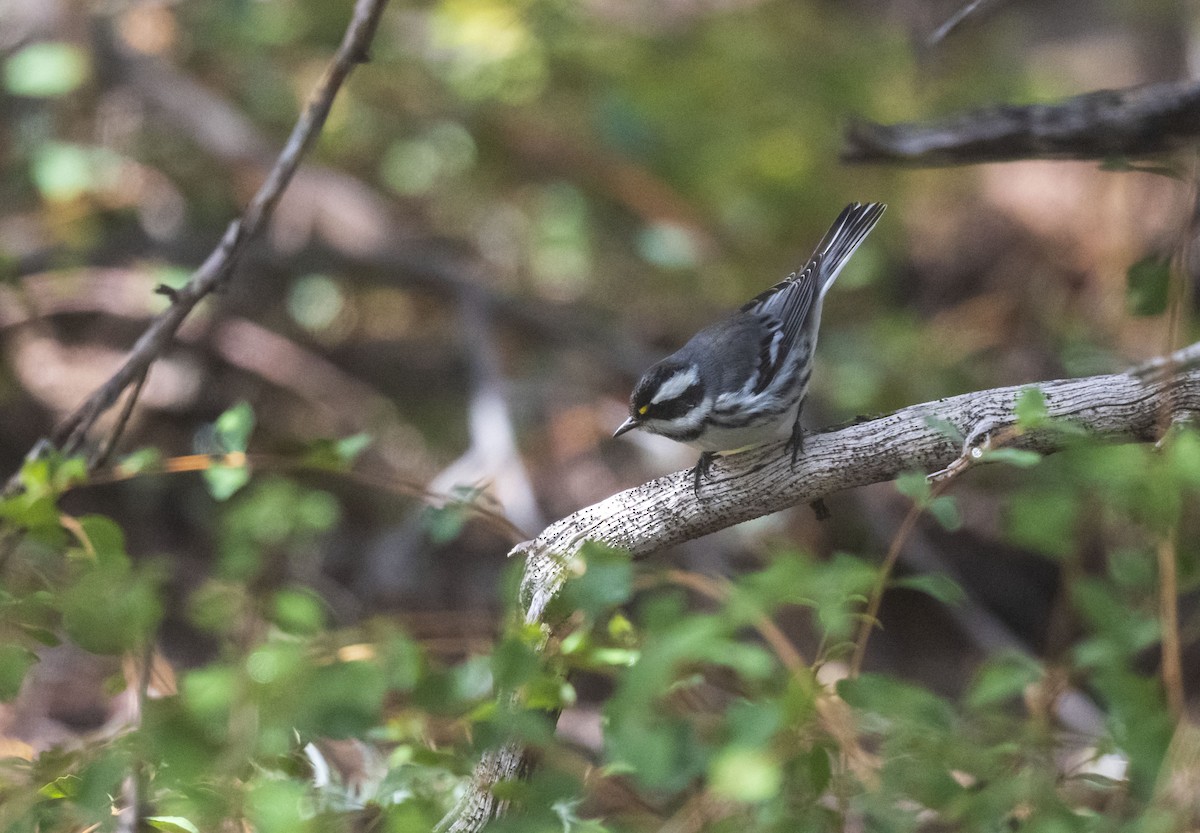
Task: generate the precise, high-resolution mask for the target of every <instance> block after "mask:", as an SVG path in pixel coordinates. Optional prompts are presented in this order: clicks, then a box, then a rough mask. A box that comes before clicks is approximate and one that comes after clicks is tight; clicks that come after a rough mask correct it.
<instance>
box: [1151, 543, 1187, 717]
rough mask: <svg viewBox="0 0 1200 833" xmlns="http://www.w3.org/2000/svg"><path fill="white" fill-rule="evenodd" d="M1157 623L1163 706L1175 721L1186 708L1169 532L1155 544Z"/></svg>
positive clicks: (1176, 586)
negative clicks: (1159, 638) (1160, 639)
mask: <svg viewBox="0 0 1200 833" xmlns="http://www.w3.org/2000/svg"><path fill="white" fill-rule="evenodd" d="M1157 557H1158V621H1159V628H1160V629H1161V630H1162V681H1163V688H1164V689H1165V690H1166V692H1167V706H1168V707H1169V708H1170V709H1171V714H1172V716H1174V718H1175V719H1176V720H1178V719H1179V718H1180V717H1182V716H1183V712H1184V708H1185V706H1186V703H1185V700H1184V692H1183V659H1182V657H1183V653H1182V648H1181V647H1180V642H1179V578H1178V575H1177V572H1176V568H1175V540H1174V536H1173V535H1172V534H1171V533H1168V534H1166V535H1163V537H1162V539H1161V540H1160V541H1159V542H1158V550H1157Z"/></svg>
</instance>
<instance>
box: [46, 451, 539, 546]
mask: <svg viewBox="0 0 1200 833" xmlns="http://www.w3.org/2000/svg"><path fill="white" fill-rule="evenodd" d="M215 466H223V467H227V468H247V469H250V470H252V471H275V472H282V471H286V472H308V473H312V474H323V475H332V476H335V477H339V478H343V479H345V480H348V481H350V482H352V483H355V484H357V485H359V486H367V487H369V488H372V489H378V490H379V491H384V492H389V493H391V494H397V495H405V496H407V497H413V498H417V499H419V500H422V501H425V502H426V503H428V504H429V505H431V506H435V507H439V508H443V507H446V506H459V507H461V508H462V509H463V510H464V511H468V512H470V513H471V514H473V515H476V516H478V517H479V518H480V519H481V520H483V521H484V522H486V523H487V524H488V525H489V526H490V527H492V528H493V529H494V530H496V531H497V532H498V533H500V534H502V535H504V536H505V537H506V538H507V539H508V540H510V541H513V542H516V541H523V540H526V539H527V538H528V537H529V533H528V532H525V531H524V530H522V529H521V528H520V527H518V526H517V525H516V524H514V523H513V522H512V521H511V520H509V519H508V518H507V517H506V516H505V515H504V514H503V513H502V512H499V511H497V510H495V509H491V508H489V507H487V506H483V505H481V504H480V503H478V502H477V501H464V500H461V499H459V498H456V497H454V496H453V495H448V494H445V493H444V492H439V491H437V490H435V489H429V488H426V487H424V486H422V485H420V484H419V483H415V482H413V481H411V480H405V479H404V478H401V477H392V476H387V475H382V474H369V473H366V472H360V471H355V470H353V469H341V468H330V467H329V466H323V465H318V464H314V463H310V462H308V461H306V460H304V459H301V458H295V457H282V456H279V455H276V454H265V453H254V454H247V453H245V452H241V451H237V452H232V453H229V454H187V455H183V456H181V457H167V458H164V459H162V460H158V461H156V462H155V463H153V464H152V465H148V466H145V467H142V468H137V469H127V468H124V467H122V465H121V464H120V463H118V464H117V465H115V466H112V467H110V468H105V469H101V470H100V471H96V472H93V473H91V474H90V475H89V476H88V479H87V480H86V481H83V482H81V483H73V484H70V485H68V486H67V487H66V489H65V490H64V493H65V492H69V491H72V490H74V489H83V488H86V487H90V486H103V485H107V484H110V483H121V482H124V481H127V480H135V479H137V478H140V477H152V476H163V475H174V474H187V473H194V472H202V471H207V470H208V469H211V468H213V467H215Z"/></svg>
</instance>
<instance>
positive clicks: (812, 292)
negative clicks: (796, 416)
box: [742, 202, 887, 391]
mask: <svg viewBox="0 0 1200 833" xmlns="http://www.w3.org/2000/svg"><path fill="white" fill-rule="evenodd" d="M885 208H887V206H886V205H884V204H883V203H877V202H873V203H867V204H866V205H861V204H859V203H856V202H855V203H850V205H848V206H846V207H845V208H844V209H842V213H841V214H839V215H838V218H837V219H836V220H834V221H833V225H832V226H830V227H829V231H827V232H825V236H824V237H823V238H821V242H820V243H818V244H817V248H816V249H815V250H814V251H813V253H812V257H810V258H809V259H808V263H806V264H805V265H804V267H803V268H802V269H799V270H798V271H796V272H793V273H792V274H790V275H788V276H787V277H786V278H784V279H783V280H782V281H780V282H779V283H777V284H775V285H774V286H772V287H771V288H770V289H768V290H766V291H765V292H762V293H760V294H759V295H757V296H755V297H754V298H753V299H752V300H751V301H750V302H749V303H747V304H746V305H745V306H743V307H742V312H744V313H748V314H750V315H754V316H757V317H759V318H760V320H761V321H762V322H763V323H764V325H765V327H766V332H767V333H769V336H768V337H767V338H765V339H764V341H763V344H762V350H761V354H760V357H759V371H758V379H757V382H756V384H755V389H756V391H760V390H762V389H765V388H766V387H767V385H768V384H770V380H771V379H772V378H773V377H774V375H775V374H776V373H777V372H778V371H779V368H780V366H781V365H782V363H783V361H784V359H785V358H786V357H787V355H788V354H789V353H790V352H791V349H792V346H793V345H794V344H795V342H796V338H797V337H798V336H799V335H800V333H801V332H804V331H805V330H807V329H810V328H811V329H815V328H816V327H817V326H818V325H819V324H820V321H819V320H812V321H810V320H809V319H810V316H811V314H812V312H813V310H814V309H815V308H817V309H819V305H820V301H821V299H823V298H824V297H825V293H826V292H828V291H829V287H830V286H832V285H833V282H834V280H835V279H836V278H837V276H838V273H839V272H841V271H842V267H843V266H845V265H846V261H848V260H849V259H850V255H852V254H854V250H855V249H857V248H858V247H859V245H860V244H861V243H862V242H863V240H865V239H866V236H867V235H868V234H869V233H870V231H871V229H873V228H874V227H875V224H876V223H878V222H879V218H880V217H881V216H883V211H884V209H885ZM814 299H815V301H816V303H815V304H814ZM818 315H819V311H818Z"/></svg>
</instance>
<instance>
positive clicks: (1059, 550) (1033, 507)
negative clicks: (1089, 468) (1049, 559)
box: [1006, 489, 1079, 557]
mask: <svg viewBox="0 0 1200 833" xmlns="http://www.w3.org/2000/svg"><path fill="white" fill-rule="evenodd" d="M1078 512H1079V507H1078V505H1077V504H1076V502H1075V500H1074V498H1073V496H1072V495H1071V494H1070V493H1069V492H1066V491H1052V490H1048V489H1037V490H1034V491H1029V492H1023V493H1021V494H1018V495H1015V496H1013V497H1012V498H1010V499H1009V503H1008V512H1007V514H1006V520H1007V527H1008V536H1009V538H1010V539H1011V540H1012V542H1013V543H1014V544H1018V545H1019V546H1022V547H1028V548H1029V549H1031V550H1036V551H1037V552H1040V553H1044V554H1045V555H1051V556H1058V557H1062V556H1065V555H1067V554H1068V553H1069V552H1071V550H1072V549H1074V547H1075V532H1076V522H1077V517H1078Z"/></svg>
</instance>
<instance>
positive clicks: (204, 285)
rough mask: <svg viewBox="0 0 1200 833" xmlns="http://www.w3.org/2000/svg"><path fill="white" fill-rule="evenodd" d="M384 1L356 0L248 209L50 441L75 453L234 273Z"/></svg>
mask: <svg viewBox="0 0 1200 833" xmlns="http://www.w3.org/2000/svg"><path fill="white" fill-rule="evenodd" d="M386 5H387V0H357V2H356V3H355V5H354V13H353V15H352V17H351V20H350V24H349V25H348V26H347V28H346V34H345V35H344V36H343V38H342V43H341V45H340V46H339V47H338V50H337V53H336V54H335V55H334V57H333V60H332V61H331V62H330V64H329V66H328V68H326V70H325V74H324V75H322V76H321V80H320V81H319V82H318V83H317V86H316V89H314V90H313V92H312V94H311V95H310V96H309V99H308V102H307V103H306V105H305V107H304V112H303V113H301V115H300V118H299V119H298V120H297V122H296V126H295V127H294V128H293V129H292V134H291V136H289V137H288V141H287V144H286V145H285V146H284V148H283V150H282V151H281V152H280V154H279V157H278V159H276V161H275V164H274V166H273V167H272V168H271V170H270V172H269V173H268V174H267V178H266V180H265V181H264V182H263V184H262V185H261V186H260V187H259V189H258V192H257V193H256V194H255V195H254V197H253V199H251V200H250V203H249V205H248V206H247V207H246V211H245V212H244V213H243V215H242V216H241V218H239V219H237V220H234V221H233V222H232V223H230V224H229V227H228V228H227V229H226V230H225V234H224V236H223V237H222V238H221V242H220V243H219V244H218V245H217V247H216V248H215V249H214V250H213V251H212V253H211V254H210V255H209V256H208V258H207V259H205V261H204V263H202V264H201V265H200V268H198V269H197V270H196V271H195V272H194V273H193V274H192V276H191V277H190V278H189V279H188V281H187V283H186V284H184V285H183V286H182V287H180V288H179V289H172V290H164V294H166V295H167V296H168V297H169V298H170V299H171V304H170V306H168V307H167V308H166V309H165V310H163V312H162V313H160V314H159V315H158V316H157V317H156V318H155V319H154V320H153V321H152V322H151V323H150V326H149V327H147V328H146V331H145V332H144V333H142V335H141V337H140V338H138V340H137V342H136V343H135V344H134V346H133V349H132V350H131V351H130V353H129V356H128V357H127V358H126V359H125V363H124V364H122V365H121V367H120V368H119V369H118V370H117V372H116V373H114V374H113V375H112V377H111V378H109V379H108V381H106V382H105V383H104V384H103V385H101V386H100V387H99V388H97V389H96V391H95V392H94V393H92V395H91V396H89V397H88V398H87V400H86V401H84V402H83V404H81V405H80V406H79V407H78V408H76V409H75V411H74V412H73V413H72V414H71V415H70V416H68V417H67V418H66V419H65V420H64V421H63V422H62V423H61V424H60V425H59V426H58V428H57V429H56V430H55V432H54V436H53V438H52V440H53V442H54V444H55V445H56V446H58V447H59V448H60V449H61V450H62V451H64V452H65V453H67V454H73V453H74V452H76V451H78V450H79V448H80V446H81V445H82V444H83V441H84V439H85V438H86V436H87V433H88V431H89V430H90V429H91V428H92V426H93V425H94V424H95V422H96V420H97V419H99V417H100V416H101V415H102V414H104V412H106V411H107V410H108V409H109V408H111V407H112V406H113V405H114V404H116V402H117V400H118V399H119V398H120V396H121V394H122V393H123V392H124V391H125V390H126V389H127V388H129V387H130V386H131V385H133V384H134V383H135V382H137V380H138V379H141V378H144V377H145V374H146V372H147V371H148V370H149V368H150V365H151V364H153V363H154V361H155V360H156V359H158V358H159V357H160V356H161V355H162V354H163V353H164V352H165V351H166V350H167V348H168V347H169V346H170V344H171V342H172V340H173V339H174V337H175V333H176V332H177V331H178V330H179V326H180V325H181V324H182V323H183V321H184V319H185V318H187V316H188V314H189V313H190V312H191V311H192V309H193V308H195V306H196V304H198V303H199V302H200V301H201V300H203V299H204V298H205V297H207V296H208V295H209V294H210V293H212V292H213V291H214V290H216V289H217V288H218V287H219V286H221V284H222V283H223V282H224V281H226V280H227V279H228V278H229V276H230V274H232V272H233V269H234V267H235V266H236V265H237V263H238V260H239V258H240V257H241V255H242V253H243V251H244V250H245V247H246V243H247V242H248V241H249V240H250V239H251V238H253V237H254V235H255V234H256V233H257V232H258V231H259V230H260V229H261V228H262V226H263V225H264V224H265V223H266V221H267V220H268V219H269V218H270V216H271V213H272V212H273V211H274V210H275V206H276V204H277V203H278V202H279V199H280V197H282V196H283V192H284V189H286V188H287V186H288V183H289V182H290V181H291V179H292V175H293V174H294V173H295V172H296V168H297V167H299V165H300V161H301V159H303V157H304V155H305V153H306V152H307V151H308V149H309V148H310V147H311V146H312V144H313V142H314V141H315V140H316V137H317V136H318V135H319V134H320V132H321V128H322V127H323V126H324V124H325V119H326V117H327V116H328V115H329V110H330V108H331V107H332V106H333V99H334V97H335V96H336V95H337V92H338V90H339V89H340V88H341V86H342V83H343V82H344V81H345V80H346V78H347V77H348V76H349V75H350V72H351V71H352V70H353V69H354V67H355V66H357V65H358V64H360V63H363V62H365V61H366V60H367V48H368V46H369V45H370V43H371V40H372V38H373V37H374V35H375V30H376V29H377V28H378V25H379V18H380V16H381V15H382V13H383V9H384V6H386Z"/></svg>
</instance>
